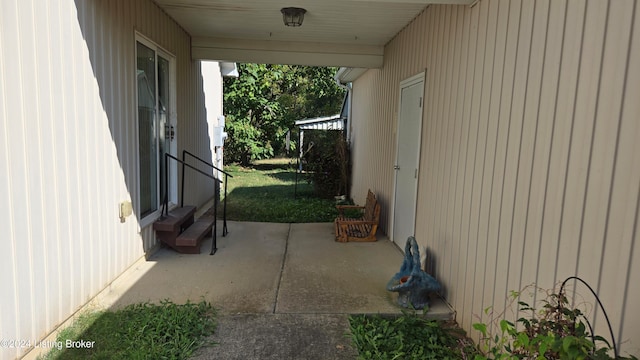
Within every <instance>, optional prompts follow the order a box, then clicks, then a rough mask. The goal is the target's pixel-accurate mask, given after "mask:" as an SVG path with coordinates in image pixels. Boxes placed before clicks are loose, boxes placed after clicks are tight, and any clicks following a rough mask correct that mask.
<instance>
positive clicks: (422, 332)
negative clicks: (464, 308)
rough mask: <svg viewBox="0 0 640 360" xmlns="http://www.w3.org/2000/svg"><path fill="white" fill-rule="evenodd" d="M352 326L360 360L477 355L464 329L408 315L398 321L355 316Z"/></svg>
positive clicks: (459, 357)
mask: <svg viewBox="0 0 640 360" xmlns="http://www.w3.org/2000/svg"><path fill="white" fill-rule="evenodd" d="M349 323H350V329H351V339H352V342H353V344H354V346H355V347H356V348H357V350H358V354H359V356H358V359H366V360H369V359H378V360H386V359H415V360H423V359H467V358H472V356H473V355H472V354H474V353H475V352H476V350H475V348H474V347H473V346H472V345H471V344H472V342H471V341H470V340H469V339H467V338H466V337H465V336H464V332H463V331H462V330H461V329H459V328H457V327H452V326H445V324H443V323H441V322H437V321H433V320H425V319H423V318H422V317H420V316H419V315H416V314H412V313H408V312H406V313H404V315H403V316H400V317H398V318H385V317H382V316H379V315H375V316H369V315H353V316H351V317H350V318H349Z"/></svg>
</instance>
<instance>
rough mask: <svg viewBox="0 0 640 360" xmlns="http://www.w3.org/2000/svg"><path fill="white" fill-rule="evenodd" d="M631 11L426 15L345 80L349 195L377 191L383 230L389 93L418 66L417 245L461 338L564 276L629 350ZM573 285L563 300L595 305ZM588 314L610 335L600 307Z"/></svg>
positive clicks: (636, 171)
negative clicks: (349, 103) (377, 63)
mask: <svg viewBox="0 0 640 360" xmlns="http://www.w3.org/2000/svg"><path fill="white" fill-rule="evenodd" d="M639 11H640V9H639V7H638V4H637V2H635V1H632V0H615V1H573V0H567V1H562V0H558V1H555V0H554V1H545V0H538V1H515V0H513V1H510V0H481V1H480V2H478V3H477V4H476V5H475V6H473V7H469V6H446V5H432V6H429V7H428V8H426V9H425V11H424V12H423V13H421V14H420V15H419V16H418V17H417V18H416V19H415V20H414V21H413V22H412V23H411V24H409V25H408V26H407V27H406V28H405V29H403V30H402V31H401V32H400V33H399V34H398V35H397V36H396V37H395V38H394V39H393V40H392V41H391V42H390V43H389V44H387V46H386V47H385V63H384V66H383V68H382V69H381V70H369V71H368V72H366V73H365V74H364V75H362V76H361V77H360V78H359V79H358V80H356V81H355V83H354V90H353V92H354V100H353V121H352V126H353V143H352V147H353V158H354V160H353V163H354V166H353V180H354V181H353V184H354V185H353V189H352V194H353V196H354V198H355V199H356V201H360V202H362V201H363V197H364V194H366V189H367V188H373V189H374V190H376V191H377V192H378V194H379V197H380V198H381V202H382V205H383V216H382V226H381V228H382V230H383V231H385V232H388V231H389V230H390V228H391V226H392V224H391V221H392V219H391V217H390V214H391V213H392V209H391V208H390V207H391V206H392V204H393V203H392V199H393V191H394V189H393V176H394V174H393V164H394V154H395V146H396V134H395V131H396V127H397V112H398V94H399V84H400V82H401V81H402V80H403V79H406V78H408V77H410V76H412V75H414V74H417V73H420V72H422V71H425V69H426V81H425V106H424V114H423V133H422V147H421V149H422V150H421V164H420V174H419V185H418V187H419V189H418V197H419V199H418V208H417V223H416V238H417V240H418V242H419V243H420V244H421V245H422V249H423V251H424V249H425V248H429V249H430V250H431V251H432V252H433V253H434V254H435V256H436V259H435V266H436V275H437V277H438V278H439V279H440V280H441V281H442V282H443V284H444V295H445V296H446V298H447V300H448V301H449V302H450V303H451V304H452V305H453V306H454V308H455V309H456V311H457V320H458V322H459V323H460V324H461V325H462V326H463V327H464V328H465V329H467V330H468V331H470V332H471V333H472V334H475V335H474V336H477V335H478V334H477V333H475V332H474V331H473V330H472V329H471V325H472V323H474V322H477V321H478V319H482V320H483V321H487V320H488V318H487V316H486V315H484V313H483V309H485V308H487V307H490V306H492V307H494V309H495V310H496V311H500V310H502V309H504V307H505V306H506V305H507V297H508V295H509V292H510V291H511V290H520V289H522V288H524V287H526V286H527V285H529V284H532V283H536V284H538V285H539V286H540V287H542V288H546V289H551V288H553V287H554V286H556V285H557V284H558V283H559V282H560V281H562V280H564V279H565V278H567V277H568V276H571V275H577V276H579V277H581V278H583V279H585V280H586V281H587V282H588V283H589V284H590V285H591V286H593V287H594V289H595V290H596V291H597V292H598V295H599V296H600V298H601V300H602V301H603V303H604V305H605V307H606V310H607V312H608V314H609V316H610V319H611V322H612V326H613V328H614V331H615V334H616V339H617V341H618V343H622V344H623V349H624V350H626V351H631V352H635V354H636V355H637V354H638V353H639V349H640V337H639V336H638V334H640V319H639V318H638V317H637V316H634V315H633V312H634V310H633V307H632V304H637V303H639V302H640V286H639V285H638V284H640V271H638V266H637V264H636V265H634V263H637V262H638V259H639V258H638V255H639V253H638V252H639V250H638V246H637V244H636V243H637V240H638V237H639V235H638V230H639V229H638V227H639V223H640V221H639V219H640V210H639V206H640V148H639V146H640V145H638V139H640V121H639V120H638V119H639V118H640V109H639V106H640V105H639V104H638V103H639V101H638V99H640V88H639V87H640V85H639V84H640V34H639V32H640V30H639V28H640V26H639V25H640V24H639V21H640V16H639V15H638V12H639ZM634 260H635V262H634ZM575 286H576V290H577V293H578V294H579V295H578V296H577V297H576V301H579V302H582V301H585V302H587V303H589V304H594V303H595V300H594V299H593V298H592V297H591V295H590V294H589V292H588V290H587V289H586V288H585V287H583V286H580V285H575ZM573 287H574V284H573V283H571V288H573ZM539 298H540V296H537V299H539ZM525 300H529V298H525ZM590 316H591V320H592V321H593V322H595V325H596V328H597V329H598V332H599V333H600V334H602V335H608V331H607V330H606V325H605V322H604V318H603V317H602V311H601V310H593V311H591V312H590Z"/></svg>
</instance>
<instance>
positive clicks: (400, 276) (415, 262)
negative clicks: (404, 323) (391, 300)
mask: <svg viewBox="0 0 640 360" xmlns="http://www.w3.org/2000/svg"><path fill="white" fill-rule="evenodd" d="M440 288H441V286H440V283H439V282H438V280H436V279H435V278H434V277H433V276H431V275H429V274H427V273H426V272H424V271H423V270H422V267H421V266H420V251H419V249H418V243H417V242H416V239H415V238H414V237H413V236H410V237H409V238H408V239H407V244H406V245H405V248H404V260H403V262H402V266H401V267H400V271H399V272H398V273H397V274H395V275H394V276H393V277H392V278H391V280H389V282H388V283H387V290H389V291H393V292H397V293H398V304H399V305H400V306H402V307H405V308H413V309H416V310H422V309H424V307H425V306H426V307H428V306H429V296H430V294H431V293H433V292H436V291H438V290H440Z"/></svg>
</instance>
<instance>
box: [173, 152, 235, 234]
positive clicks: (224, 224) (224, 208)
mask: <svg viewBox="0 0 640 360" xmlns="http://www.w3.org/2000/svg"><path fill="white" fill-rule="evenodd" d="M185 155H189V156H191V157H193V158H195V159H197V160H199V161H200V162H201V163H203V164H205V165H207V166H209V167H211V168H213V169H214V170H217V171H220V172H221V173H223V174H224V203H223V204H222V236H227V234H228V233H229V231H228V230H227V178H229V177H233V175H231V174H229V173H228V172H226V171H224V170H222V169H220V168H218V167H217V166H215V165H213V164H212V163H210V162H208V161H206V160H204V159H201V158H200V157H198V156H196V155H194V154H192V153H190V152H189V151H187V150H182V161H186V159H185ZM185 163H186V162H185ZM216 179H217V178H216ZM217 180H218V181H220V179H217ZM218 196H220V194H218V193H217V192H216V197H215V198H214V200H213V201H214V204H213V206H214V211H216V210H217V206H218ZM180 201H184V171H183V172H182V194H181V195H180Z"/></svg>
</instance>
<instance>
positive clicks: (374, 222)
mask: <svg viewBox="0 0 640 360" xmlns="http://www.w3.org/2000/svg"><path fill="white" fill-rule="evenodd" d="M336 208H337V209H338V217H337V218H336V220H335V221H334V224H335V231H336V241H339V242H348V241H376V231H377V230H378V221H379V220H380V204H378V201H377V200H376V196H375V195H374V194H373V193H372V192H371V190H369V192H368V194H367V202H366V203H365V205H364V206H358V205H337V206H336ZM349 209H354V210H360V213H361V216H359V217H347V216H345V214H344V211H345V210H349Z"/></svg>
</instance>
